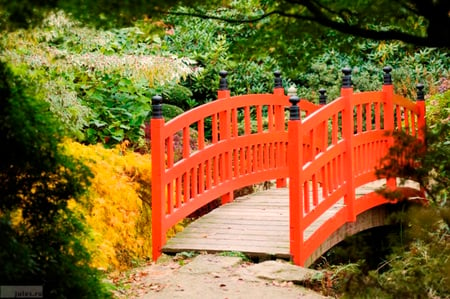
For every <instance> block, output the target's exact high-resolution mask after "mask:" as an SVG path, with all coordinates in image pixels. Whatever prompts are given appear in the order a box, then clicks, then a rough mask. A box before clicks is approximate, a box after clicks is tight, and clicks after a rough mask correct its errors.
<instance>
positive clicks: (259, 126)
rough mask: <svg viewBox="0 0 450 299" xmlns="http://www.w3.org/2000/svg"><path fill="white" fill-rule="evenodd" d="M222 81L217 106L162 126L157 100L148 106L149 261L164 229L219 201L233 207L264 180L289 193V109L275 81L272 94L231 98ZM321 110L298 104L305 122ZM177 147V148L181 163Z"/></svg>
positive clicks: (158, 249) (157, 249) (207, 106)
mask: <svg viewBox="0 0 450 299" xmlns="http://www.w3.org/2000/svg"><path fill="white" fill-rule="evenodd" d="M221 76H222V79H221V87H220V90H219V92H218V99H217V100H216V101H213V102H209V103H207V104H204V105H202V106H199V107H197V108H195V109H192V110H190V111H187V112H186V113H184V114H182V115H180V116H178V117H176V118H174V119H172V120H170V121H169V122H167V123H165V121H164V119H163V118H162V115H161V98H160V97H154V98H153V103H152V106H153V118H152V120H151V141H152V171H153V173H152V175H153V181H152V237H153V240H152V241H153V258H154V259H156V258H157V257H158V256H159V255H160V252H161V248H162V246H163V245H164V244H165V236H166V232H167V231H168V229H170V228H171V227H172V226H174V225H175V224H176V223H177V222H179V221H180V220H182V219H184V218H185V217H186V216H188V215H189V214H191V213H192V212H194V211H196V210H198V209H199V208H201V207H202V206H204V205H206V204H208V203H209V202H211V201H213V200H215V199H217V198H220V197H221V198H222V203H227V202H230V201H232V200H233V191H234V190H236V189H240V188H242V187H244V186H248V185H253V184H257V183H260V182H264V181H267V180H273V179H276V180H277V186H278V187H281V186H285V185H286V178H287V177H288V163H287V160H286V157H287V155H286V152H287V144H288V134H287V131H286V114H285V107H287V106H289V101H288V96H286V95H284V89H283V88H282V86H281V81H280V80H281V79H280V77H279V73H276V77H275V88H274V91H273V94H254V95H243V96H234V97H230V92H229V90H228V89H227V85H226V72H221ZM319 107H320V106H318V105H314V104H312V103H310V102H308V101H301V102H300V109H301V110H302V111H304V113H305V114H306V115H309V114H310V113H312V112H313V111H315V110H317V109H318V108H319ZM207 129H208V130H207ZM207 135H209V136H207ZM206 137H208V138H206ZM206 140H208V141H206ZM177 146H178V147H181V150H180V153H179V154H178V157H177V152H176V150H177V148H176V147H177Z"/></svg>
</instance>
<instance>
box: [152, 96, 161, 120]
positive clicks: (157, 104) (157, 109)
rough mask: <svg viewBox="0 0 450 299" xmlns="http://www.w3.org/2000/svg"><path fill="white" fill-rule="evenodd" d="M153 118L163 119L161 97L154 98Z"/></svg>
mask: <svg viewBox="0 0 450 299" xmlns="http://www.w3.org/2000/svg"><path fill="white" fill-rule="evenodd" d="M152 118H163V116H162V97H161V96H154V97H153V98H152Z"/></svg>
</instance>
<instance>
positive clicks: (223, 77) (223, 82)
mask: <svg viewBox="0 0 450 299" xmlns="http://www.w3.org/2000/svg"><path fill="white" fill-rule="evenodd" d="M219 75H220V82H219V90H228V82H227V75H228V72H227V71H220V72H219Z"/></svg>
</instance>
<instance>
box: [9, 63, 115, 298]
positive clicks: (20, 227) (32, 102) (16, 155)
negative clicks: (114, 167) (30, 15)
mask: <svg viewBox="0 0 450 299" xmlns="http://www.w3.org/2000/svg"><path fill="white" fill-rule="evenodd" d="M0 93H1V94H2V95H3V96H2V98H1V102H2V104H1V106H0V107H1V109H0V136H1V139H2V144H3V146H2V148H1V154H2V155H1V156H2V159H1V161H0V194H1V200H0V237H1V240H2V242H1V243H0V264H1V265H2V266H1V269H0V284H1V285H20V284H22V285H30V284H33V285H43V290H44V297H46V298H83V297H84V298H103V297H109V295H108V293H107V292H106V291H105V289H104V287H103V285H102V283H101V282H100V276H99V273H98V272H97V271H96V270H94V269H93V268H91V267H90V265H89V262H90V255H89V253H88V251H87V250H86V248H85V247H84V246H83V244H82V240H83V238H85V236H86V229H85V224H84V221H83V219H82V218H79V217H76V215H75V214H74V213H73V212H72V211H71V210H70V209H68V208H67V205H68V202H69V201H74V202H78V203H79V204H81V201H80V197H81V195H82V194H83V193H84V191H85V190H86V187H87V185H88V184H89V179H90V172H89V171H88V169H87V168H86V167H85V166H84V165H83V164H82V163H81V162H80V161H79V160H77V159H74V158H72V157H70V156H68V155H66V154H65V153H64V152H63V151H62V149H61V148H60V145H59V144H60V142H61V141H62V137H63V135H62V130H61V125H60V123H58V122H57V121H56V119H55V118H54V117H53V115H52V114H51V113H49V111H48V104H47V103H45V102H43V101H41V100H39V99H36V98H34V97H33V88H32V86H27V85H25V84H24V83H23V82H21V80H19V79H18V78H17V77H16V76H14V75H13V73H12V72H11V71H10V70H9V69H8V67H6V65H5V64H4V63H3V62H2V63H0ZM68 278H70V279H68Z"/></svg>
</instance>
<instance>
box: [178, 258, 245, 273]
mask: <svg viewBox="0 0 450 299" xmlns="http://www.w3.org/2000/svg"><path fill="white" fill-rule="evenodd" d="M241 262H242V259H241V258H240V257H233V256H220V255H213V254H203V255H198V256H196V257H195V258H194V259H193V260H192V261H191V262H190V263H188V264H187V265H185V266H183V267H182V268H181V269H180V270H179V272H180V273H190V274H205V273H215V272H221V271H223V270H227V269H229V268H232V267H236V266H238V265H239V264H240V263H241Z"/></svg>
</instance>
